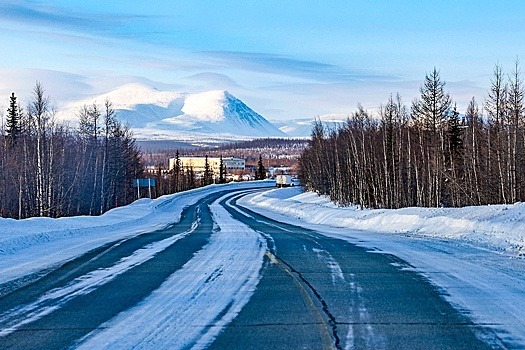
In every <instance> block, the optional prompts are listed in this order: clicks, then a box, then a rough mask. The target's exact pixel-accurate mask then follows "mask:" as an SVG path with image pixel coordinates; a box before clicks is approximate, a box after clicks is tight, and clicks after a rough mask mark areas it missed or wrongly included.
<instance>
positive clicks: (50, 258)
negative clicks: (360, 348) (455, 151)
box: [0, 181, 525, 348]
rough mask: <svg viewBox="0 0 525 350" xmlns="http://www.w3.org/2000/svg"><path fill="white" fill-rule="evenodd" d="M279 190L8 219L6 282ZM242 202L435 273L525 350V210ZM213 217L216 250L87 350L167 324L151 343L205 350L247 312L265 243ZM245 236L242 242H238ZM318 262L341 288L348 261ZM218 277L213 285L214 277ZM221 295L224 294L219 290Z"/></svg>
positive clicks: (226, 218)
mask: <svg viewBox="0 0 525 350" xmlns="http://www.w3.org/2000/svg"><path fill="white" fill-rule="evenodd" d="M268 185H272V182H271V181H265V182H258V183H254V182H251V183H239V184H228V185H212V186H208V187H205V188H201V189H196V190H192V191H188V192H185V193H178V194H175V195H170V196H164V197H161V198H159V199H156V200H150V199H141V200H138V201H136V202H135V203H133V204H131V205H128V206H126V207H121V208H117V209H113V210H111V211H109V212H107V213H105V214H104V215H101V216H98V217H73V218H61V219H49V218H33V219H26V220H12V219H0V283H5V282H8V281H12V280H14V279H16V278H19V277H22V276H25V275H28V274H30V273H33V272H36V271H39V270H41V269H46V268H52V267H53V266H56V265H58V264H60V263H63V262H64V261H67V260H70V259H72V258H74V257H76V256H79V255H81V254H83V253H85V252H87V251H89V250H91V249H94V248H95V247H98V246H101V245H103V244H106V243H108V242H111V241H115V240H118V239H122V238H126V237H132V236H134V235H137V234H140V233H143V232H147V231H152V230H155V229H159V228H162V227H165V226H167V225H169V224H171V223H173V222H177V221H178V220H179V218H180V214H181V212H182V210H183V208H184V207H185V206H187V205H190V204H192V203H195V202H197V201H198V200H199V199H201V198H204V197H205V196H208V195H210V194H212V193H215V192H217V191H220V190H224V189H228V188H239V189H243V188H244V189H246V188H251V187H254V186H260V187H263V186H268ZM239 204H240V205H241V206H245V207H248V208H250V209H251V210H255V211H257V212H260V213H262V214H264V215H267V216H269V217H271V218H274V219H276V220H278V221H282V222H287V223H291V224H295V225H300V226H304V227H307V228H310V229H314V230H316V231H318V232H320V233H322V234H325V235H328V236H332V237H337V238H340V239H344V240H347V241H349V242H351V243H353V244H357V245H360V246H363V247H366V248H368V249H370V250H371V251H374V252H375V253H381V254H393V255H396V256H398V257H399V258H401V259H404V260H405V261H406V262H407V265H406V266H403V268H406V269H413V270H415V271H417V272H419V273H421V274H422V275H424V276H426V277H427V278H428V280H429V281H431V283H433V284H434V285H436V286H437V287H438V288H439V289H440V290H442V291H443V295H444V296H445V297H446V298H448V300H449V301H450V302H451V303H452V304H453V305H455V306H456V307H457V308H458V309H459V310H462V311H464V312H465V313H467V314H469V315H470V317H471V318H472V319H473V320H474V321H475V322H476V323H478V324H481V325H484V326H486V327H490V328H492V329H493V330H494V331H495V332H496V333H497V335H498V336H499V337H500V339H502V340H503V341H504V342H505V343H506V344H507V345H508V344H511V346H513V347H517V348H519V347H523V346H524V345H525V317H523V315H525V260H524V259H523V255H524V252H525V251H524V235H523V232H525V220H524V214H525V206H524V205H523V204H522V203H516V204H514V205H494V206H484V207H470V208H461V209H445V208H435V209H429V208H406V209H399V210H359V209H357V208H354V207H351V208H339V207H337V206H336V205H334V204H333V203H331V202H330V201H329V200H328V199H327V198H326V197H320V196H318V195H316V194H312V193H302V192H301V189H300V188H297V187H295V188H288V189H278V190H277V189H272V190H267V191H264V192H262V193H255V194H250V195H247V196H245V197H243V198H242V199H241V200H240V201H239ZM210 209H211V211H212V213H213V216H214V218H215V221H216V230H215V232H214V233H213V235H212V239H211V240H210V242H209V243H208V245H207V246H205V247H204V248H203V249H202V250H201V251H199V252H198V253H197V254H196V255H195V256H194V257H193V258H192V259H191V260H190V261H188V262H187V264H186V265H185V266H184V267H183V268H181V269H180V270H178V271H177V272H176V273H175V274H174V275H173V276H172V277H170V278H168V279H167V280H166V281H165V283H164V284H163V285H162V286H161V287H160V288H159V289H158V290H156V291H155V292H154V293H152V294H151V295H150V296H149V297H148V298H146V299H145V300H143V302H142V303H141V304H139V305H137V306H136V307H135V308H132V309H130V310H127V311H126V312H123V313H121V314H120V315H118V316H117V317H116V318H114V319H112V320H110V321H109V322H108V323H107V324H105V325H104V327H103V328H104V329H105V330H101V331H100V332H94V333H92V334H90V335H88V336H87V337H86V339H84V341H85V343H84V346H85V347H86V348H88V347H92V346H97V345H101V344H107V343H108V342H109V343H111V342H115V344H116V343H118V344H122V342H123V341H124V342H126V341H128V342H129V344H136V343H137V342H139V341H142V339H146V338H143V337H142V336H143V334H142V333H141V332H142V331H144V329H146V328H147V327H145V326H144V325H146V324H147V325H151V324H157V323H159V322H162V324H163V325H164V326H165V327H162V328H159V327H158V332H160V333H158V334H152V335H151V339H150V338H148V339H147V342H148V345H152V344H155V342H158V341H162V339H164V340H169V341H170V342H171V341H174V342H176V344H178V345H180V346H181V347H184V346H188V345H190V344H197V345H198V347H205V346H206V345H207V344H209V343H210V342H211V341H213V339H214V337H215V336H216V335H217V333H216V332H219V331H220V329H221V327H222V326H225V325H227V324H228V322H230V321H231V320H232V319H233V318H234V317H235V316H236V315H237V313H238V312H239V311H240V310H241V308H242V307H243V306H244V305H245V304H246V303H247V302H248V300H249V298H250V296H251V295H252V293H253V291H254V290H255V289H256V286H257V283H258V281H259V279H260V275H259V274H260V269H261V266H262V261H263V254H264V252H265V250H266V245H265V243H264V242H265V241H264V239H262V237H261V236H259V235H258V233H256V232H254V231H252V230H251V229H250V228H248V227H245V226H244V225H242V224H240V223H239V222H237V221H234V220H233V219H232V218H231V216H230V215H229V214H228V213H227V212H226V211H225V210H224V209H223V208H222V207H221V206H220V205H219V204H218V202H215V203H214V204H212V205H211V208H210ZM239 229H241V230H239ZM234 231H235V232H236V233H237V235H236V236H235V237H234V238H235V239H232V233H233V232H234ZM239 232H242V235H239V234H238V233H239ZM185 234H189V232H186V233H181V234H180V235H177V236H175V237H173V238H171V239H167V240H163V241H160V242H157V243H154V244H151V245H149V246H146V247H144V248H143V249H140V250H138V251H136V252H135V253H133V254H132V255H130V256H129V257H127V258H124V259H122V260H121V261H119V262H117V263H116V264H115V265H114V266H112V267H110V268H109V269H108V270H107V271H95V272H92V273H90V274H88V275H86V276H82V278H80V279H78V280H76V281H74V282H73V283H72V284H70V285H68V286H67V287H65V288H63V289H61V290H57V291H53V293H50V294H48V295H45V296H42V298H45V301H46V303H45V305H46V306H48V307H49V309H45V310H44V309H41V310H39V312H37V313H35V312H34V311H35V310H37V309H38V308H39V305H40V304H42V303H43V302H44V300H37V301H35V303H34V304H31V305H26V306H25V308H21V309H20V310H19V313H20V314H17V315H11V316H10V317H13V319H12V320H10V321H9V322H10V324H11V325H12V329H15V328H17V327H20V326H21V325H22V324H23V322H25V321H24V317H23V315H31V316H32V317H42V316H43V315H44V314H45V313H46V312H52V308H53V305H54V304H53V303H54V300H58V299H59V298H62V297H64V293H66V294H67V295H74V294H75V293H89V292H90V290H91V288H95V287H94V286H96V285H98V284H104V283H107V281H109V280H110V279H111V278H112V277H111V276H112V275H117V274H120V273H123V272H124V271H126V270H127V269H129V268H131V267H132V266H135V265H136V264H141V263H143V262H145V261H147V260H148V259H150V258H151V256H153V255H154V254H155V253H156V252H158V251H160V250H162V249H165V247H167V246H169V245H170V244H173V243H174V242H175V241H176V240H178V239H180V238H181V237H182V236H183V235H185ZM240 247H243V249H240ZM246 247H249V249H245V248H246ZM314 253H315V254H317V256H318V258H319V259H321V260H323V261H326V262H327V263H328V264H329V266H331V271H332V280H333V281H334V283H335V282H337V280H338V279H339V278H340V276H341V271H340V267H339V266H338V264H337V262H336V261H335V260H334V259H333V258H332V257H331V256H329V254H328V255H327V252H324V251H321V250H319V251H316V252H314ZM232 257H234V258H232ZM199 266H207V270H206V271H208V276H207V277H205V276H200V277H199V276H195V275H194V274H191V273H189V272H188V271H204V269H203V268H200V267H199ZM212 275H213V276H214V278H211V279H209V278H208V277H209V276H212ZM174 280H178V281H179V283H178V284H177V283H174ZM181 281H183V282H182V283H181ZM210 281H211V282H210ZM173 288H181V293H178V294H177V295H181V298H171V297H170V296H172V295H173V294H172V292H171V290H173ZM182 289H183V290H184V293H183V292H182ZM214 290H220V291H221V292H220V293H212V291H214ZM168 291H170V292H168ZM57 293H58V294H57ZM192 296H193V298H192ZM184 297H188V298H191V300H192V302H191V303H190V302H188V301H187V300H185V299H184ZM211 305H213V307H211ZM173 310H177V311H176V312H172V311H173ZM41 313H43V314H41ZM178 314H180V315H186V316H187V317H189V318H192V319H193V320H194V322H191V323H190V324H184V325H183V324H182V321H181V318H178V317H172V316H173V315H178ZM137 315H141V316H140V317H138V316H137ZM213 321H216V322H218V323H217V325H218V327H206V326H207V325H209V324H210V322H213ZM21 322H22V323H21ZM123 325H124V326H123ZM105 327H107V328H105ZM203 327H204V328H203ZM117 329H118V331H116V330H117ZM111 330H113V331H111ZM8 331H9V330H3V332H8ZM148 336H149V335H148Z"/></svg>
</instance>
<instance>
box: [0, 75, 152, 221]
mask: <svg viewBox="0 0 525 350" xmlns="http://www.w3.org/2000/svg"><path fill="white" fill-rule="evenodd" d="M114 114H115V113H114V111H113V109H112V108H111V102H109V101H106V102H105V104H104V107H103V108H101V109H99V107H98V106H96V105H92V106H84V107H83V108H82V109H81V110H79V112H78V117H79V128H78V129H72V128H71V127H69V126H67V125H65V124H60V123H57V122H56V121H55V120H54V118H53V116H54V111H53V110H52V109H51V107H50V103H49V98H48V97H47V96H46V95H45V92H44V88H43V87H42V85H41V84H40V83H37V84H36V85H35V87H34V90H33V95H32V97H31V99H30V101H28V103H27V107H26V108H25V109H23V108H22V107H21V105H20V103H19V102H18V101H17V97H16V96H15V94H14V93H13V94H12V95H11V98H10V103H9V108H8V110H7V115H6V116H5V117H4V125H1V131H0V216H1V217H9V218H17V219H22V218H27V217H33V216H47V217H59V216H70V215H83V214H86V215H97V214H101V213H103V212H105V211H107V210H109V209H111V208H114V207H116V206H121V205H125V204H128V203H130V202H132V201H133V200H134V199H136V192H135V191H134V190H133V188H132V186H131V183H132V179H134V178H137V177H141V176H142V171H143V169H142V165H141V159H140V154H139V151H138V149H137V148H136V147H135V144H134V140H133V138H132V135H131V132H130V130H129V128H128V127H127V126H124V125H122V124H121V123H120V122H118V121H117V120H116V119H115V116H114Z"/></svg>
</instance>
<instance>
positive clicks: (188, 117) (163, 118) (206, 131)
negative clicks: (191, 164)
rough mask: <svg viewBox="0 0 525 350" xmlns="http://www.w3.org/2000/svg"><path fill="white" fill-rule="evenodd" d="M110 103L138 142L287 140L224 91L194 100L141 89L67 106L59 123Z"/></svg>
mask: <svg viewBox="0 0 525 350" xmlns="http://www.w3.org/2000/svg"><path fill="white" fill-rule="evenodd" d="M106 99H108V100H109V101H111V102H112V104H113V108H114V109H115V111H116V116H117V118H118V119H119V120H120V121H122V122H124V123H129V125H130V126H131V128H132V130H133V132H134V134H135V136H136V137H137V138H139V139H143V140H168V139H170V140H184V141H202V140H203V139H205V140H208V141H210V140H211V141H213V140H216V141H220V140H240V139H250V138H262V137H287V135H286V134H285V133H284V132H282V131H281V130H279V129H278V128H277V127H275V126H274V125H272V124H271V123H270V122H268V121H267V120H266V119H265V118H264V117H262V116H261V115H260V114H258V113H256V112H255V111H253V110H252V109H251V108H250V107H248V106H247V105H246V104H245V103H244V102H242V101H241V100H239V99H238V98H236V97H235V96H233V95H231V94H230V93H228V92H227V91H220V90H218V91H208V92H203V93H197V94H188V93H179V92H173V91H159V90H157V89H155V88H151V87H147V86H144V85H140V84H128V85H124V86H122V87H120V88H118V89H116V90H113V91H111V92H109V93H107V94H103V95H100V96H97V97H96V98H91V99H87V100H83V101H77V102H74V103H71V104H69V105H68V106H67V107H66V108H64V109H62V110H60V111H59V113H58V114H57V118H58V119H62V120H71V121H73V120H76V114H77V113H78V111H79V109H80V108H81V107H82V106H83V105H91V104H93V103H96V104H98V105H99V106H102V104H103V103H104V101H105V100H106Z"/></svg>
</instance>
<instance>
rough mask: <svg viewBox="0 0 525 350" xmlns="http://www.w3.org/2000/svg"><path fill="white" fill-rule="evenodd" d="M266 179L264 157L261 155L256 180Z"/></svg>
mask: <svg viewBox="0 0 525 350" xmlns="http://www.w3.org/2000/svg"><path fill="white" fill-rule="evenodd" d="M264 179H266V169H265V168H264V165H263V160H262V155H259V161H258V162H257V171H256V172H255V180H264Z"/></svg>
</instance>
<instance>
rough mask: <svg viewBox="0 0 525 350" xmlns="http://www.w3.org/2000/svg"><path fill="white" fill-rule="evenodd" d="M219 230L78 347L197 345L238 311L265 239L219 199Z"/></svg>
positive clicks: (215, 207)
mask: <svg viewBox="0 0 525 350" xmlns="http://www.w3.org/2000/svg"><path fill="white" fill-rule="evenodd" d="M218 202H219V201H216V202H214V203H213V204H212V205H211V206H210V208H211V211H212V214H213V217H214V220H215V222H216V223H217V225H218V226H219V227H220V231H218V232H216V233H214V234H213V235H212V237H211V239H210V243H209V244H207V245H206V246H205V247H204V248H203V249H202V250H200V251H199V252H197V253H196V254H195V256H194V257H193V258H192V259H191V260H190V261H188V262H187V263H186V264H185V265H184V266H183V267H182V268H181V269H180V270H178V271H177V272H175V273H174V274H173V275H172V276H170V278H168V279H167V280H166V281H165V282H164V283H163V284H162V286H161V287H160V288H159V289H157V290H156V291H154V292H153V293H152V294H151V295H150V296H149V297H147V298H146V299H145V300H144V301H143V302H142V303H141V304H140V305H138V306H136V307H135V308H132V309H130V310H127V311H125V312H123V313H121V314H119V315H118V316H116V317H115V318H114V319H112V320H110V321H109V322H107V323H105V324H103V325H102V326H101V327H100V330H97V331H94V332H92V333H91V334H89V335H88V336H87V337H86V338H85V339H84V340H83V342H82V343H81V344H80V346H79V348H80V349H93V348H101V347H103V348H141V349H163V348H169V349H180V348H190V347H191V348H195V349H201V348H205V347H206V346H208V345H209V344H210V343H211V342H212V341H213V340H214V339H215V337H216V336H217V335H218V334H219V332H220V331H221V330H222V329H223V327H225V326H226V325H227V324H228V323H229V322H231V320H233V318H234V317H235V316H236V315H237V314H238V313H239V312H240V311H241V309H242V307H243V306H244V305H245V304H246V303H247V302H248V300H249V299H250V297H251V296H252V294H253V292H254V291H255V288H256V286H257V284H258V282H259V280H260V270H261V268H262V266H263V256H264V253H265V251H266V249H267V247H266V242H265V240H264V239H263V238H262V237H261V236H260V235H259V234H258V233H257V232H255V231H253V230H251V229H250V228H248V227H247V226H245V225H243V224H241V223H240V222H238V221H237V220H234V219H233V218H232V217H231V216H230V214H229V213H228V212H227V211H226V210H225V209H224V208H223V207H222V206H221V205H220V204H218Z"/></svg>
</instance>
